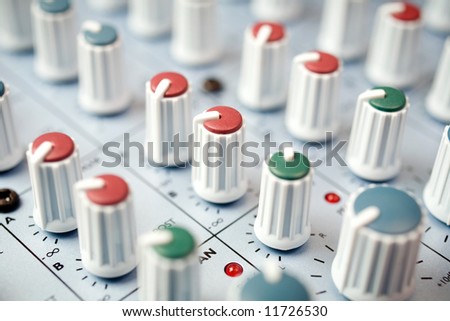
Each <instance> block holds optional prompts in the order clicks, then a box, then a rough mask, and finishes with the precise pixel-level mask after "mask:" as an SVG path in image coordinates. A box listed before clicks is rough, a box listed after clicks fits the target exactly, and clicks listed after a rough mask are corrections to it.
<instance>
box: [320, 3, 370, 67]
mask: <svg viewBox="0 0 450 321" xmlns="http://www.w3.org/2000/svg"><path fill="white" fill-rule="evenodd" d="M368 5H369V1H368V0H338V1H336V0H327V1H326V2H325V5H324V7H323V14H322V22H321V25H320V32H319V37H318V48H319V49H320V50H323V51H326V52H329V53H332V54H334V55H336V56H338V57H340V58H342V59H345V60H350V59H355V58H359V57H361V56H362V55H364V52H365V51H366V47H367V40H366V39H367V31H368V29H367V20H368V18H369V17H368V15H369V11H368V9H369V6H368Z"/></svg>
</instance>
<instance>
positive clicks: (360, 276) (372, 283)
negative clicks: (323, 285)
mask: <svg viewBox="0 0 450 321" xmlns="http://www.w3.org/2000/svg"><path fill="white" fill-rule="evenodd" d="M424 224H425V216H424V212H423V210H422V208H421V207H420V206H419V205H418V204H417V202H416V201H415V199H414V198H413V197H412V196H411V195H409V194H408V193H406V192H403V191H401V190H398V189H395V188H392V187H387V186H374V185H373V186H370V187H369V188H367V189H364V190H362V191H359V192H357V193H354V194H352V195H351V196H350V198H349V200H348V203H347V206H346V210H345V213H344V217H343V223H342V228H341V233H340V238H339V245H338V249H337V252H336V257H335V259H334V260H333V264H332V267H331V275H332V277H333V281H334V283H335V285H336V287H337V288H338V290H339V292H341V293H342V294H343V295H344V296H346V297H347V298H349V299H351V300H406V299H408V298H409V297H411V295H412V294H413V291H414V288H415V273H414V271H415V266H416V261H417V253H418V251H419V246H420V240H421V237H422V234H423V230H424Z"/></svg>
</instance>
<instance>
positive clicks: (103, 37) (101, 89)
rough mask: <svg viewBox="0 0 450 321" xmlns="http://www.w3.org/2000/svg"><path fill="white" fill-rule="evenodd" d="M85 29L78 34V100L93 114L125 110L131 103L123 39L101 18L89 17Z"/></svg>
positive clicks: (84, 25)
mask: <svg viewBox="0 0 450 321" xmlns="http://www.w3.org/2000/svg"><path fill="white" fill-rule="evenodd" d="M82 29H83V31H82V32H81V33H80V34H79V35H78V59H79V68H80V70H79V72H80V75H79V78H80V86H79V87H80V89H79V94H78V99H79V103H80V105H81V107H82V108H83V109H85V110H86V111H88V112H90V113H94V114H99V115H106V114H115V113H119V112H122V111H124V110H125V109H126V108H127V107H128V105H129V103H130V94H129V90H128V88H127V86H126V79H125V74H124V68H123V58H122V40H121V39H120V37H119V35H118V33H117V32H116V30H115V29H114V28H113V27H111V26H108V25H102V24H100V23H98V22H94V21H87V22H85V23H84V24H83V27H82Z"/></svg>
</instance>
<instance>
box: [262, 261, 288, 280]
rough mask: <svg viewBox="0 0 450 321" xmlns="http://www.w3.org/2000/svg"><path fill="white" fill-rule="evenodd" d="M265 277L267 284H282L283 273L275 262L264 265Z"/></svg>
mask: <svg viewBox="0 0 450 321" xmlns="http://www.w3.org/2000/svg"><path fill="white" fill-rule="evenodd" d="M263 276H264V279H265V280H266V282H267V283H270V284H276V283H278V282H280V280H281V277H282V276H283V272H282V271H281V269H280V268H279V267H278V265H277V264H276V263H275V262H270V261H269V262H267V263H266V264H264V269H263Z"/></svg>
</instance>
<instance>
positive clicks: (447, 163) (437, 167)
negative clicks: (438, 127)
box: [423, 126, 450, 225]
mask: <svg viewBox="0 0 450 321" xmlns="http://www.w3.org/2000/svg"><path fill="white" fill-rule="evenodd" d="M423 200H424V202H425V205H426V207H427V208H428V210H429V211H430V213H431V214H433V215H434V216H435V217H436V218H437V219H438V220H440V221H442V222H444V223H445V224H447V225H450V126H447V127H445V130H444V133H443V134H442V140H441V145H440V146H439V151H438V153H437V156H436V161H435V163H434V166H433V171H432V173H431V176H430V180H429V181H428V183H427V185H426V186H425V190H424V192H423Z"/></svg>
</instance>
